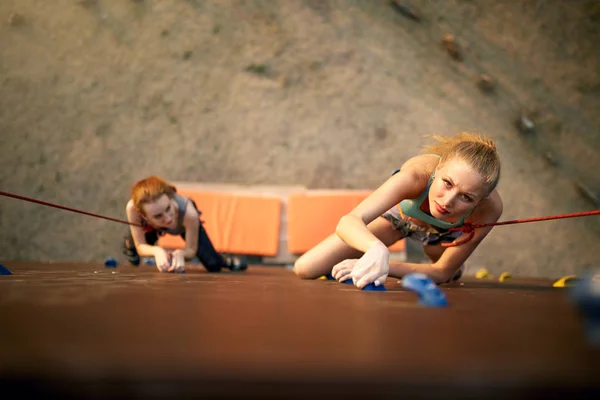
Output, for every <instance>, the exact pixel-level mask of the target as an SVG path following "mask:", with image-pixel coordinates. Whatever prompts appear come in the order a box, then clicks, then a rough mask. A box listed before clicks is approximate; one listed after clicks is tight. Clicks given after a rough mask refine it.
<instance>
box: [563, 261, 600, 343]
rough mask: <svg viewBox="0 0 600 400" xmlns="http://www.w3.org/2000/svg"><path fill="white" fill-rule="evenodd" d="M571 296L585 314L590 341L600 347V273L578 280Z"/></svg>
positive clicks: (586, 330)
mask: <svg viewBox="0 0 600 400" xmlns="http://www.w3.org/2000/svg"><path fill="white" fill-rule="evenodd" d="M570 290H571V298H572V299H573V300H574V302H575V303H576V304H577V306H578V307H579V310H580V312H581V313H582V314H583V317H584V323H585V332H586V336H587V339H588V341H589V342H590V343H591V344H592V345H594V346H599V347H600V273H596V274H594V275H589V276H586V277H585V278H584V279H579V280H577V283H576V285H575V286H574V287H573V288H572V289H570Z"/></svg>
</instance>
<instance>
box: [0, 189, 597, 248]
mask: <svg viewBox="0 0 600 400" xmlns="http://www.w3.org/2000/svg"><path fill="white" fill-rule="evenodd" d="M0 195H2V196H7V197H13V198H15V199H20V200H25V201H30V202H32V203H37V204H42V205H44V206H49V207H55V208H60V209H62V210H67V211H73V212H76V213H79V214H85V215H90V216H92V217H96V218H103V219H107V220H109V221H114V222H119V223H122V224H127V225H134V226H139V227H143V226H142V225H140V224H134V223H132V222H128V221H124V220H120V219H116V218H111V217H105V216H103V215H99V214H94V213H90V212H86V211H82V210H77V209H75V208H69V207H64V206H60V205H58V204H53V203H49V202H46V201H42V200H36V199H32V198H30V197H25V196H20V195H18V194H13V193H8V192H3V191H0ZM599 214H600V210H594V211H585V212H578V213H572V214H559V215H551V216H548V217H538V218H527V219H515V220H511V221H504V222H492V223H489V224H469V223H465V224H464V225H463V226H461V227H460V228H452V229H450V231H455V232H456V231H462V232H464V233H468V234H469V235H468V236H467V237H466V238H465V239H463V240H460V241H456V240H455V241H454V242H452V243H443V244H442V246H444V247H454V246H459V245H461V244H463V243H466V242H468V241H469V240H471V239H472V238H473V236H474V234H475V229H477V228H485V227H488V226H496V225H511V224H522V223H525V222H538V221H548V220H552V219H563V218H575V217H587V216H591V215H599Z"/></svg>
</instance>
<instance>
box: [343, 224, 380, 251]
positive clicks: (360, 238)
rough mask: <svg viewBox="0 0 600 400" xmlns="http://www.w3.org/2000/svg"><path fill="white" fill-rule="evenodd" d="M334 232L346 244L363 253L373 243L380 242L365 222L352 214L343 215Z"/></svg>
mask: <svg viewBox="0 0 600 400" xmlns="http://www.w3.org/2000/svg"><path fill="white" fill-rule="evenodd" d="M335 232H336V233H337V235H338V236H339V237H340V239H342V240H343V241H344V242H345V243H346V244H347V245H348V246H350V247H352V248H354V249H356V250H359V251H362V252H363V253H366V252H367V250H369V249H370V248H371V247H373V246H374V245H379V244H382V243H381V241H380V240H379V239H377V237H376V236H375V235H373V234H372V233H371V231H370V230H369V228H367V226H366V225H365V223H364V222H363V221H362V220H361V219H360V218H358V217H355V216H354V215H345V216H343V217H342V218H341V219H340V222H339V223H338V225H337V227H336V231H335Z"/></svg>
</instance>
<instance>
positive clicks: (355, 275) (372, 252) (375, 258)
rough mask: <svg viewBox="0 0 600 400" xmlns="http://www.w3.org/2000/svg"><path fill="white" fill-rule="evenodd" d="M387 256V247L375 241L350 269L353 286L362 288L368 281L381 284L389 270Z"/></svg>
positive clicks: (388, 253)
mask: <svg viewBox="0 0 600 400" xmlns="http://www.w3.org/2000/svg"><path fill="white" fill-rule="evenodd" d="M389 257H390V252H389V250H388V248H387V247H386V246H385V245H384V244H383V243H381V242H377V243H375V244H374V245H373V246H372V247H371V248H370V249H369V250H367V252H366V253H365V254H363V256H362V257H361V258H359V259H358V261H357V262H356V265H355V266H354V268H353V269H352V272H351V275H350V276H351V277H352V280H353V282H354V286H356V287H358V288H359V289H362V288H364V287H365V286H366V285H368V284H369V283H375V286H380V285H383V284H384V283H385V280H386V279H387V277H388V272H389V270H390V265H389Z"/></svg>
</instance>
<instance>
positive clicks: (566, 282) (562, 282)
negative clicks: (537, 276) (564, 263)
mask: <svg viewBox="0 0 600 400" xmlns="http://www.w3.org/2000/svg"><path fill="white" fill-rule="evenodd" d="M576 279H577V275H566V276H563V277H562V278H560V279H559V280H557V281H556V282H554V284H553V285H552V287H567V286H571V285H572V284H574V283H575V280H576Z"/></svg>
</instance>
